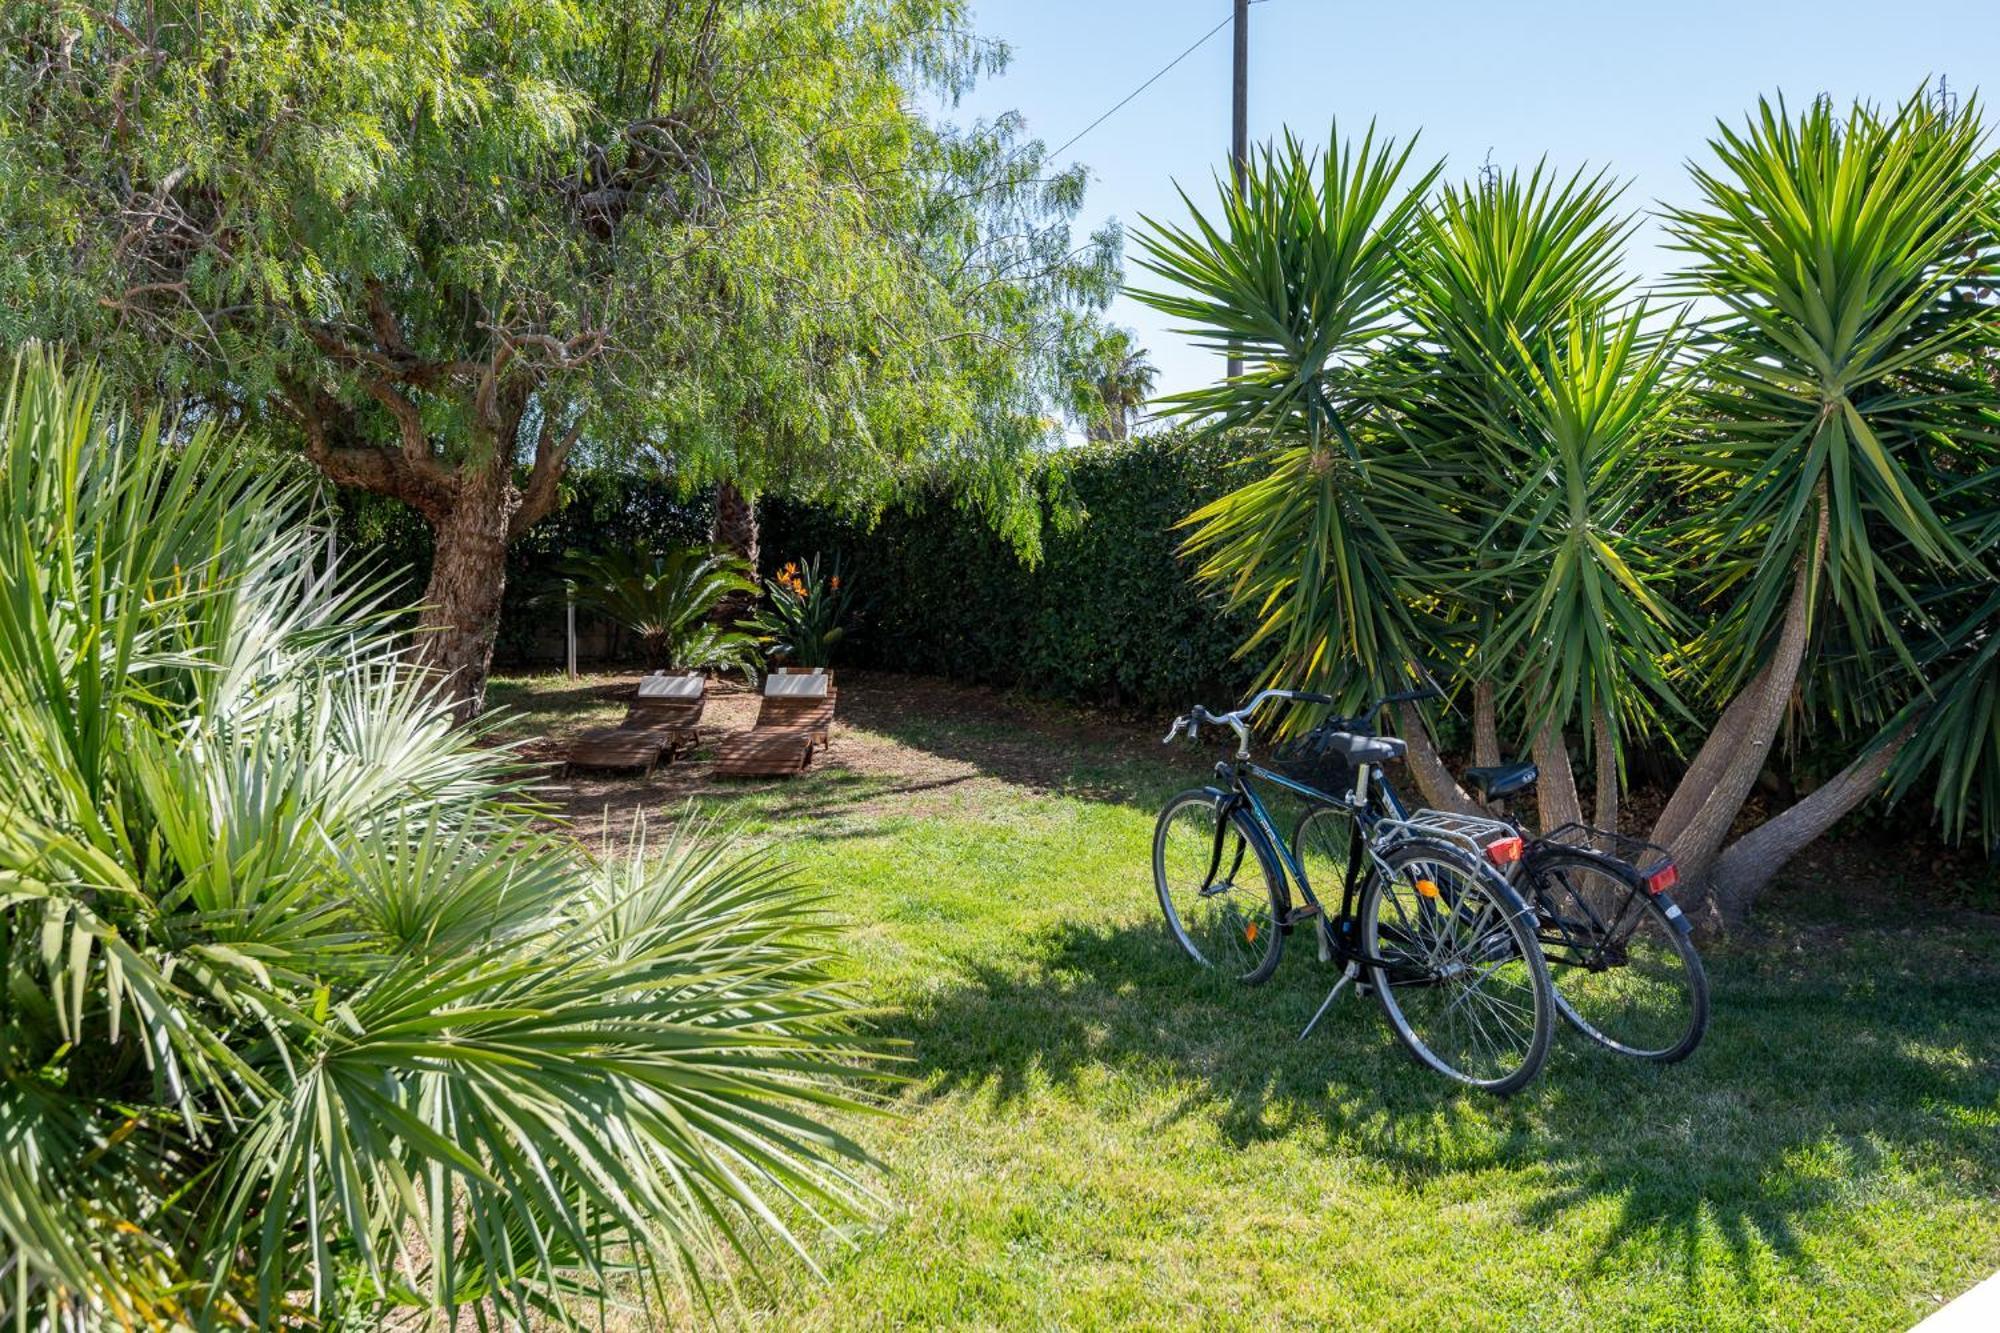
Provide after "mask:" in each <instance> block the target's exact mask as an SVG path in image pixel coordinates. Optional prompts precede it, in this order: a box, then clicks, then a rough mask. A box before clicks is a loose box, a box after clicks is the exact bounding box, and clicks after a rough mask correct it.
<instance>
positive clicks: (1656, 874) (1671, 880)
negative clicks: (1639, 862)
mask: <svg viewBox="0 0 2000 1333" xmlns="http://www.w3.org/2000/svg"><path fill="white" fill-rule="evenodd" d="M1680 882H1681V872H1680V871H1679V870H1678V869H1676V868H1675V867H1674V863H1673V862H1672V861H1668V862H1666V863H1665V864H1663V865H1658V866H1655V867H1653V868H1652V869H1651V870H1648V871H1647V872H1646V892H1648V893H1665V892H1666V891H1667V890H1668V889H1671V888H1672V887H1673V886H1674V885H1676V884H1678V883H1680Z"/></svg>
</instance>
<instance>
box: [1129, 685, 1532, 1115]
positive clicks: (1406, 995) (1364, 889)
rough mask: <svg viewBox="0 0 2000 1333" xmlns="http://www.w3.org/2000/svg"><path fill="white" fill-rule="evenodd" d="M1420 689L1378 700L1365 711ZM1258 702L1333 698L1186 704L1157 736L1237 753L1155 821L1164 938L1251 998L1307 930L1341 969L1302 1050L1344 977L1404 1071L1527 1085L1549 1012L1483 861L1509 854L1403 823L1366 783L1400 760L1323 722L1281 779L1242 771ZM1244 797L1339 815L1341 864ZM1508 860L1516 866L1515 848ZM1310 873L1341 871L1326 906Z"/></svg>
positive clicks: (1475, 839) (1395, 752) (1461, 834)
mask: <svg viewBox="0 0 2000 1333" xmlns="http://www.w3.org/2000/svg"><path fill="white" fill-rule="evenodd" d="M1433 694H1434V691H1431V690H1428V689H1426V690H1416V691H1411V692H1408V693H1406V694H1402V695H1394V696H1391V697H1389V698H1387V699H1384V700H1381V701H1379V702H1378V703H1377V704H1376V706H1375V708H1374V709H1373V710H1371V712H1370V714H1369V716H1373V714H1374V712H1377V711H1379V710H1380V709H1381V707H1383V706H1384V705H1387V704H1390V703H1398V702H1409V701H1414V700H1417V699H1421V698H1429V697H1432V696H1433ZM1273 699H1283V700H1289V701H1292V702H1295V703H1306V704H1321V705H1331V704H1332V703H1333V702H1334V700H1333V699H1332V698H1331V697H1329V696H1327V695H1323V694H1313V693H1309V692H1307V691H1304V690H1265V691H1263V692H1262V693H1260V694H1259V695H1257V697H1256V698H1254V699H1252V700H1251V701H1250V702H1249V703H1248V704H1246V705H1245V706H1244V707H1242V708H1240V709H1237V710H1236V711H1235V712H1232V713H1211V712H1209V711H1208V710H1207V709H1205V708H1202V707H1199V706H1197V707H1195V708H1193V709H1191V710H1190V711H1189V712H1188V713H1186V714H1185V715H1183V716H1182V717H1179V718H1177V719H1175V721H1174V724H1173V726H1172V727H1171V728H1169V729H1168V731H1167V736H1166V740H1167V742H1169V743H1171V742H1172V741H1173V740H1174V739H1175V738H1176V737H1178V736H1182V735H1186V736H1188V737H1190V738H1192V737H1194V736H1195V735H1197V734H1198V733H1199V730H1200V728H1202V727H1203V726H1224V727H1227V728H1229V729H1230V730H1231V731H1233V732H1234V733H1235V735H1236V752H1235V754H1234V756H1233V757H1232V758H1231V759H1229V760H1228V761H1225V762H1223V763H1219V764H1217V765H1216V767H1215V781H1214V782H1213V783H1212V784H1210V785H1208V786H1203V787H1197V788H1194V789H1193V790H1190V791H1185V792H1182V793H1180V794H1179V795H1178V796H1175V797H1173V798H1172V799H1171V800H1169V801H1168V802H1167V803H1166V805H1165V807H1164V808H1163V809H1162V810H1161V811H1160V817H1159V822H1158V824H1157V825H1156V826H1155V829H1154V834H1153V883H1154V888H1155V890H1156V891H1157V892H1158V894H1159V899H1160V911H1161V912H1162V914H1163V915H1164V916H1165V917H1166V923H1167V929H1168V931H1169V933H1170V934H1172V936H1173V937H1174V939H1175V941H1176V942H1177V943H1178V944H1179V945H1180V947H1181V948H1182V949H1183V950H1184V951H1185V952H1186V953H1187V955H1188V956H1189V957H1190V958H1192V959H1193V960H1194V961H1195V962H1197V963H1200V964H1203V965H1205V966H1211V967H1215V968H1219V969H1222V970H1224V971H1226V972H1228V973H1229V974H1231V975H1234V976H1236V977H1238V978H1239V979H1240V980H1242V981H1244V982H1245V983H1247V984H1252V985H1254V984H1257V983H1259V982H1262V981H1264V980H1266V979H1267V978H1268V977H1270V975H1271V974H1272V972H1273V971H1275V970H1276V969H1277V966H1278V960H1279V958H1280V956H1281V955H1282V953H1283V949H1284V941H1285V937H1286V936H1287V935H1290V934H1292V933H1293V932H1294V931H1296V930H1297V929H1298V927H1300V926H1306V927H1308V928H1310V929H1311V930H1312V931H1313V932H1314V934H1315V936H1316V938H1317V941H1318V945H1319V956H1320V959H1321V961H1322V962H1326V963H1331V964H1335V965H1337V966H1339V968H1340V969H1341V972H1340V977H1339V979H1338V980H1337V981H1336V982H1335V983H1334V986H1333V988H1332V990H1331V991H1329V992H1328V994H1327V997H1326V1001H1325V1002H1324V1003H1323V1004H1321V1005H1320V1007H1319V1011H1318V1012H1317V1013H1315V1014H1314V1015H1313V1017H1312V1020H1311V1021H1310V1022H1308V1023H1307V1024H1306V1026H1305V1029H1304V1031H1302V1032H1300V1034H1299V1037H1300V1039H1301V1040H1303V1039H1304V1038H1305V1037H1306V1036H1307V1035H1308V1034H1309V1033H1311V1032H1312V1030H1313V1028H1314V1027H1316V1026H1317V1025H1318V1023H1319V1021H1320V1019H1321V1018H1322V1017H1324V1016H1325V1014H1326V1012H1327V1011H1328V1009H1329V1008H1331V1007H1332V1005H1333V1002H1334V1000H1335V999H1336V998H1337V997H1338V996H1339V995H1340V993H1341V991H1342V990H1343V988H1345V987H1346V986H1347V985H1349V984H1350V983H1355V982H1358V983H1360V984H1361V985H1363V986H1365V987H1366V988H1367V989H1368V990H1370V991H1372V992H1373V993H1374V994H1375V996H1376V997H1377V998H1378V999H1380V1001H1381V1003H1382V1007H1383V1010H1384V1011H1385V1013H1386V1014H1387V1016H1388V1019H1389V1026H1390V1027H1391V1029H1393V1030H1394V1032H1395V1033H1396V1035H1397V1037H1398V1038H1399V1039H1401V1041H1402V1042H1403V1044H1404V1045H1405V1046H1407V1047H1408V1048H1409V1050H1410V1052H1411V1054H1412V1055H1414V1056H1415V1057H1416V1059H1417V1060H1418V1062H1419V1063H1421V1064H1423V1065H1426V1066H1428V1067H1429V1068H1431V1069H1433V1070H1435V1071H1436V1072H1438V1073H1440V1074H1443V1075H1445V1076H1446V1077H1447V1078H1451V1079H1456V1080H1457V1081H1459V1082H1461V1083H1466V1084H1469V1085H1471V1086H1473V1087H1477V1088H1482V1089H1485V1090H1486V1091H1489V1092H1493V1093H1498V1094H1503V1095H1504V1094H1507V1093H1511V1092H1515V1091H1518V1090H1519V1089H1520V1088H1522V1087H1524V1086H1526V1085H1527V1084H1528V1082H1529V1081H1531V1080H1532V1079H1533V1078H1534V1077H1535V1075H1536V1074H1537V1073H1538V1072H1540V1070H1541V1067H1542V1062H1543V1061H1544V1060H1545V1059H1547V1058H1548V1051H1549V1042H1550V1038H1551V1035H1552V1029H1553V1026H1554V1022H1553V1014H1554V1010H1555V1002H1554V996H1553V991H1552V988H1551V986H1550V984H1549V973H1548V967H1547V965H1546V963H1545V962H1544V960H1543V956H1542V951H1541V948H1540V946H1539V944H1538V942H1537V939H1536V918H1535V914H1534V912H1533V911H1532V910H1531V909H1529V907H1528V906H1527V905H1526V903H1524V902H1523V901H1522V899H1521V896H1520V894H1519V893H1518V892H1516V891H1515V889H1514V887H1513V886H1512V885H1511V884H1510V883H1509V882H1508V881H1507V879H1506V878H1505V877H1504V876H1503V875H1500V874H1497V873H1489V870H1488V867H1487V865H1486V864H1485V861H1484V859H1483V858H1490V857H1492V856H1495V855H1505V854H1506V852H1507V850H1508V849H1507V847H1506V846H1504V845H1503V846H1501V847H1499V848H1498V849H1495V848H1493V847H1491V846H1489V845H1488V844H1487V843H1483V842H1482V841H1481V840H1480V836H1479V835H1480V834H1481V833H1483V832H1487V831H1489V830H1487V829H1485V828H1480V829H1474V828H1471V827H1469V825H1468V822H1467V821H1466V819H1465V817H1463V816H1456V815H1450V814H1446V813H1443V812H1440V811H1434V810H1415V811H1411V810H1406V809H1405V808H1404V807H1403V805H1402V803H1401V802H1400V801H1399V800H1398V799H1397V797H1396V794H1395V792H1394V790H1393V789H1392V788H1390V787H1389V786H1388V785H1387V784H1386V783H1384V782H1382V781H1380V780H1379V770H1380V769H1381V767H1382V765H1384V764H1386V763H1388V762H1389V761H1391V760H1394V759H1397V758H1400V757H1401V755H1402V753H1403V748H1404V747H1403V742H1402V741H1400V740H1398V739H1396V738H1394V737H1391V736H1375V735H1369V734H1365V733H1363V732H1358V731H1353V730H1344V729H1340V728H1331V727H1326V726H1322V727H1319V728H1316V729H1315V730H1314V731H1313V732H1312V733H1311V734H1310V735H1309V736H1308V737H1306V738H1305V739H1304V740H1303V741H1302V742H1299V743H1296V744H1295V745H1294V746H1292V747H1291V748H1290V749H1289V751H1288V752H1287V753H1286V755H1285V757H1284V759H1283V760H1282V761H1281V762H1282V764H1283V767H1284V768H1285V770H1286V771H1283V772H1280V771H1277V770H1276V769H1273V768H1270V767H1266V766H1263V765H1259V764H1256V763H1253V762H1252V761H1251V758H1250V719H1251V717H1252V715H1254V714H1255V713H1256V711H1257V709H1258V708H1259V707H1261V706H1262V705H1263V704H1265V703H1266V702H1268V701H1270V700H1273ZM1260 785H1261V786H1265V787H1268V788H1275V789H1277V790H1279V791H1283V792H1287V793H1289V794H1291V795H1293V796H1296V797H1299V798H1301V799H1303V800H1305V801H1306V802H1308V803H1309V807H1310V808H1311V809H1312V810H1315V811H1339V812H1341V813H1342V814H1343V815H1344V817H1345V821H1346V822H1345V826H1344V828H1345V833H1346V839H1345V842H1346V846H1345V856H1344V858H1342V860H1343V861H1344V864H1342V865H1335V864H1333V863H1331V862H1329V861H1327V860H1326V859H1325V858H1323V857H1321V856H1319V855H1318V853H1317V851H1316V850H1315V849H1316V848H1318V847H1319V846H1320V844H1321V843H1322V842H1323V841H1324V839H1315V840H1314V844H1313V846H1312V847H1308V846H1306V845H1305V844H1304V841H1303V840H1301V839H1294V841H1293V843H1291V844H1288V843H1287V842H1286V840H1285V839H1284V838H1283V837H1282V836H1281V835H1280V834H1279V833H1278V830H1277V827H1276V825H1275V824H1274V823H1273V821H1272V818H1271V814H1270V810H1269V809H1268V807H1267V806H1266V805H1265V802H1264V800H1263V799H1262V798H1261V797H1260V796H1259V794H1258V787H1259V786H1260ZM1471 822H1472V823H1473V824H1479V825H1490V824H1491V823H1492V821H1471ZM1324 827H1325V826H1324V825H1322V826H1321V831H1322V832H1324ZM1300 831H1301V832H1303V831H1305V825H1304V824H1303V823H1302V825H1301V829H1300ZM1512 850H1513V852H1514V853H1515V854H1518V852H1519V850H1520V842H1519V840H1518V839H1515V840H1514V841H1513V843H1512ZM1315 871H1317V872H1318V874H1319V877H1320V880H1321V883H1322V884H1330V883H1331V881H1332V879H1333V877H1334V876H1336V875H1337V876H1339V878H1340V891H1339V899H1338V908H1337V910H1334V911H1329V910H1327V908H1326V907H1325V906H1324V904H1323V902H1322V900H1321V899H1320V897H1319V896H1318V894H1317V893H1316V892H1315V889H1314V872H1315ZM1294 890H1296V898H1295V897H1294Z"/></svg>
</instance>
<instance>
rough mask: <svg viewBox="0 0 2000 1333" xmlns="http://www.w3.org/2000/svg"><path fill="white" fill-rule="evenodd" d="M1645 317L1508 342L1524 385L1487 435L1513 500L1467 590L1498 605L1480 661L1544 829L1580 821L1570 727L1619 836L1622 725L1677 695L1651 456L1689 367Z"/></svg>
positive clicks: (1594, 322) (1672, 615)
mask: <svg viewBox="0 0 2000 1333" xmlns="http://www.w3.org/2000/svg"><path fill="white" fill-rule="evenodd" d="M1647 322H1648V321H1647V313H1646V310H1645V308H1644V307H1643V306H1635V307H1633V308H1631V309H1628V310H1625V311H1622V312H1611V311H1606V310H1596V311H1592V310H1589V309H1580V310H1575V311H1572V313H1571V314H1570V315H1569V316H1568V317H1567V318H1566V319H1565V320H1564V321H1563V328H1562V332H1561V333H1559V334H1555V333H1549V332H1543V333H1541V334H1538V335H1536V337H1535V343H1534V345H1533V346H1530V345H1529V344H1528V343H1527V342H1524V341H1518V340H1517V342H1516V345H1515V348H1514V361H1515V364H1518V365H1519V366H1520V367H1522V368H1523V370H1524V372H1525V379H1526V383H1525V385H1522V386H1518V387H1517V386H1515V385H1514V384H1513V383H1512V382H1511V380H1510V381H1508V382H1507V383H1508V395H1507V399H1506V400H1502V401H1498V402H1494V403H1492V404H1491V405H1490V406H1489V408H1488V410H1489V412H1490V413H1491V415H1490V417H1489V419H1488V421H1487V424H1486V427H1485V429H1484V431H1483V434H1484V435H1485V437H1486V439H1487V441H1488V442H1489V446H1490V447H1491V448H1492V450H1493V454H1494V463H1495V466H1496V468H1498V469H1501V475H1503V476H1504V477H1506V478H1507V479H1508V481H1509V483H1510V484H1509V487H1508V490H1509V492H1510V493H1509V494H1508V495H1507V496H1506V497H1505V500H1504V503H1503V504H1502V505H1501V506H1500V507H1499V509H1498V511H1497V512H1496V513H1495V514H1494V515H1493V521H1492V523H1491V525H1490V526H1489V527H1488V529H1487V531H1486V532H1485V533H1484V534H1482V536H1481V537H1480V539H1479V541H1478V543H1477V545H1476V546H1475V548H1474V550H1475V552H1476V553H1477V556H1478V558H1479V559H1480V561H1481V562H1483V563H1486V564H1488V565H1489V566H1490V574H1488V575H1486V576H1475V577H1473V578H1471V579H1469V580H1468V582H1467V585H1466V586H1467V587H1468V588H1469V589H1470V590H1471V591H1472V592H1473V594H1474V595H1475V596H1477V595H1479V594H1481V593H1485V594H1487V595H1488V596H1490V597H1491V598H1492V600H1493V603H1494V604H1495V605H1496V611H1495V614H1494V615H1493V616H1492V617H1491V621H1490V628H1488V629H1487V631H1486V633H1485V634H1484V636H1483V638H1482V640H1481V645H1480V655H1481V657H1482V658H1483V659H1484V661H1485V662H1487V663H1489V664H1490V666H1489V670H1492V671H1494V672H1496V673H1498V674H1499V676H1500V682H1501V685H1502V687H1503V696H1504V697H1510V698H1511V700H1512V701H1513V702H1514V704H1515V705H1516V707H1515V709H1514V710H1511V711H1515V712H1516V713H1517V714H1518V715H1519V716H1521V717H1523V718H1525V720H1526V722H1527V724H1528V728H1529V730H1530V733H1531V734H1532V735H1533V737H1534V742H1533V746H1534V753H1535V759H1536V763H1537V765H1538V766H1539V768H1540V769H1541V780H1540V782H1539V783H1538V785H1537V795H1538V799H1539V801H1540V805H1541V819H1542V825H1543V827H1544V828H1555V827H1557V826H1559V825H1562V824H1565V823H1569V822H1571V821H1574V820H1578V819H1580V818H1581V816H1582V810H1581V807H1580V803H1579V801H1578V799H1577V794H1576V783H1575V780H1574V778H1573V776H1572V774H1571V768H1570V762H1569V752H1568V745H1567V740H1566V732H1567V731H1568V730H1569V729H1570V728H1572V727H1578V728H1584V727H1587V728H1588V729H1589V731H1590V733H1591V734H1592V736H1593V739H1594V741H1595V755H1594V765H1595V768H1596V778H1597V795H1596V802H1595V807H1594V810H1593V814H1592V819H1593V822H1594V823H1595V824H1597V826H1598V827H1600V828H1607V829H1612V830H1615V829H1616V827H1617V822H1618V792H1619V784H1618V775H1619V770H1620V766H1621V760H1622V737H1623V725H1624V724H1625V723H1628V722H1637V723H1639V724H1640V725H1642V726H1645V727H1648V728H1650V727H1651V726H1652V725H1653V723H1654V721H1655V716H1656V714H1657V711H1658V709H1659V708H1660V706H1661V705H1662V704H1663V703H1668V704H1670V703H1671V702H1672V701H1673V699H1674V694H1673V690H1672V686H1671V684H1670V683H1669V681H1668V680H1667V677H1666V670H1665V667H1666V663H1667V662H1668V660H1669V659H1670V658H1671V656H1672V652H1673V648H1674V635H1673V630H1674V629H1675V628H1676V627H1677V625H1678V622H1679V617H1678V615H1677V614H1676V612H1675V611H1674V609H1673V606H1672V603H1671V601H1670V591H1669V590H1670V588H1671V585H1672V583H1673V580H1674V576H1675V573H1676V570H1675V567H1674V562H1673V558H1672V555H1671V553H1670V552H1669V551H1668V550H1667V549H1666V546H1665V543H1664V542H1663V541H1662V540H1661V535H1662V534H1661V531H1660V528H1659V525H1658V519H1659V514H1660V510H1661V507H1662V506H1661V498H1660V491H1659V482H1660V474H1659V471H1658V468H1657V464H1656V460H1657V458H1658V457H1659V455H1660V453H1661V451H1662V447H1663V446H1664V444H1665V443H1666V442H1667V441H1668V440H1669V439H1670V437H1671V433H1672V430H1673V426H1674V419H1675V406H1676V403H1677V401H1678V398H1679V388H1680V383H1681V380H1682V378H1683V372H1682V371H1681V369H1680V368H1679V367H1678V366H1677V365H1676V363H1675V353H1676V350H1677V348H1678V328H1677V326H1675V325H1671V324H1670V325H1668V326H1667V327H1665V328H1664V329H1648V327H1647Z"/></svg>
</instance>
